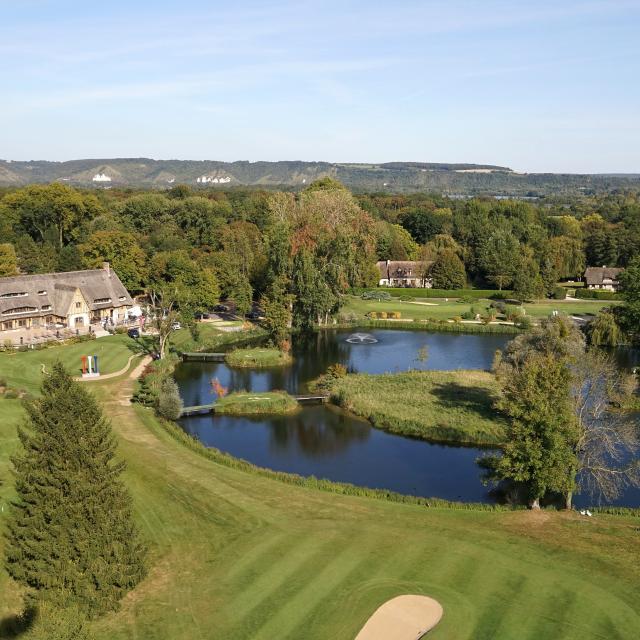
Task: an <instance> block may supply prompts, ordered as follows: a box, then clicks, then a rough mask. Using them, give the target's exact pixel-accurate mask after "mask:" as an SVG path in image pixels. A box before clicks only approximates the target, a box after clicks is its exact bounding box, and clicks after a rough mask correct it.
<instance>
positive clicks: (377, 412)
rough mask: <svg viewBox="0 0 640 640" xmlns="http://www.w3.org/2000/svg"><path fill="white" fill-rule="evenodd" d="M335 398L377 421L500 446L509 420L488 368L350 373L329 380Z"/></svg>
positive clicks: (427, 436)
mask: <svg viewBox="0 0 640 640" xmlns="http://www.w3.org/2000/svg"><path fill="white" fill-rule="evenodd" d="M328 388H329V392H330V394H331V398H332V400H333V401H334V402H335V403H336V404H338V405H340V406H341V407H343V408H345V409H347V410H349V411H351V412H353V413H355V414H356V415H359V416H361V417H363V418H366V419H368V420H369V421H370V422H371V424H372V425H373V426H374V427H378V428H380V429H385V430H387V431H391V432H393V433H399V434H402V435H406V436H411V437H414V438H421V439H424V440H429V441H432V442H453V443H457V444H466V445H480V446H497V445H500V444H501V443H503V442H504V440H505V437H506V423H505V421H504V419H503V418H502V417H501V416H500V414H499V413H498V412H497V411H496V410H495V409H494V408H493V404H494V402H495V400H496V398H497V394H498V385H497V383H496V381H495V378H494V376H493V375H492V374H491V373H488V372H486V371H473V370H472V371H409V372H406V373H385V374H381V375H369V374H351V375H347V376H345V377H342V378H337V379H335V380H332V381H331V382H330V383H329V387H328Z"/></svg>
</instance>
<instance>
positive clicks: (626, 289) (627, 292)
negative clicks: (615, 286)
mask: <svg viewBox="0 0 640 640" xmlns="http://www.w3.org/2000/svg"><path fill="white" fill-rule="evenodd" d="M620 286H621V292H622V297H623V299H624V304H622V305H621V306H620V307H618V308H617V309H616V317H617V319H618V321H619V323H620V325H621V326H622V328H623V329H624V331H625V332H626V333H627V335H629V336H630V337H631V339H632V340H633V342H634V343H636V344H638V343H640V256H636V257H635V258H633V259H632V260H631V261H630V262H629V264H628V266H627V268H626V269H625V270H624V271H623V272H622V273H621V274H620Z"/></svg>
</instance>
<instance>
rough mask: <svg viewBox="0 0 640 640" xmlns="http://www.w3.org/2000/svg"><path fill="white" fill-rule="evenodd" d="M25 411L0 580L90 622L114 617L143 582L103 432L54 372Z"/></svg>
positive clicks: (96, 415)
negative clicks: (126, 596)
mask: <svg viewBox="0 0 640 640" xmlns="http://www.w3.org/2000/svg"><path fill="white" fill-rule="evenodd" d="M26 411H27V419H26V421H25V424H24V426H23V427H22V428H21V429H20V431H19V436H20V440H21V442H22V445H23V450H22V451H21V452H20V453H19V454H18V455H17V456H15V457H14V458H13V464H14V466H15V477H16V490H17V494H18V499H17V500H16V502H15V504H14V506H13V510H12V513H11V515H10V518H9V523H8V531H7V546H6V560H5V565H6V568H7V571H8V572H9V574H10V575H11V576H12V577H13V578H14V579H15V580H16V581H17V582H19V583H20V584H22V585H24V586H26V587H29V588H30V594H31V595H30V598H31V599H32V600H45V601H48V602H50V603H51V604H53V605H54V606H59V607H68V606H71V605H73V606H77V607H78V608H79V609H80V610H81V611H82V612H84V613H85V614H86V615H88V616H91V617H94V616H97V615H100V614H102V613H104V612H106V611H109V610H112V609H115V608H116V607H117V605H118V601H119V600H120V598H122V596H123V595H124V594H125V593H126V592H127V591H129V590H130V589H132V588H133V587H134V586H135V585H136V584H138V583H139V582H140V580H141V579H142V578H143V577H144V575H145V548H144V546H143V545H142V543H141V541H140V537H139V534H138V531H137V529H136V526H135V524H134V522H133V518H132V505H131V498H130V496H129V494H128V492H127V490H126V488H125V486H124V485H123V483H122V480H121V478H120V476H121V474H122V471H123V468H124V464H123V463H122V462H119V461H117V460H116V458H115V449H116V443H115V439H114V437H113V435H112V433H111V427H110V424H109V422H108V421H107V419H106V418H105V417H104V416H103V414H102V411H101V409H100V407H99V405H98V403H97V402H96V400H95V398H94V397H93V396H92V395H91V394H90V393H89V392H88V391H87V390H85V389H84V388H83V387H82V386H81V385H80V384H78V383H76V382H74V381H73V380H72V378H71V376H70V375H69V374H68V373H67V372H66V371H65V369H64V367H63V366H62V365H61V364H60V363H57V364H56V365H55V366H54V367H53V371H52V373H51V375H49V376H47V377H46V378H45V380H44V382H43V384H42V397H40V398H38V399H36V400H33V401H31V402H28V403H27V404H26Z"/></svg>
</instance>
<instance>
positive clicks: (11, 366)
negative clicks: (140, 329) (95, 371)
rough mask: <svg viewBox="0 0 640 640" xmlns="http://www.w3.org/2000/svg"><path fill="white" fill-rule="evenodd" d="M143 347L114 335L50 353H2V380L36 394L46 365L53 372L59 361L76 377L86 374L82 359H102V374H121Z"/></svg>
mask: <svg viewBox="0 0 640 640" xmlns="http://www.w3.org/2000/svg"><path fill="white" fill-rule="evenodd" d="M140 351H141V347H140V346H139V345H138V344H137V343H136V341H135V340H132V339H131V338H129V337H128V336H126V335H113V336H106V337H104V338H98V339H96V340H87V341H86V342H79V343H77V344H71V345H58V346H54V347H49V348H47V349H39V350H29V351H24V352H20V351H13V352H3V353H0V378H4V379H5V380H6V381H7V383H8V384H9V386H11V387H13V388H18V389H24V390H25V391H29V392H34V391H35V390H36V389H37V388H38V387H39V386H40V374H41V372H42V365H44V366H45V368H46V370H47V371H49V370H50V369H51V367H52V366H53V363H54V362H56V360H60V361H61V362H62V363H63V364H64V366H65V367H66V368H67V369H68V370H69V371H70V372H71V373H72V374H73V375H74V376H78V375H81V374H82V362H81V360H80V358H81V357H82V356H86V355H97V356H98V367H99V369H100V373H113V372H114V371H119V370H120V369H122V368H123V367H124V366H125V365H126V364H127V361H128V360H129V358H130V357H131V356H132V355H134V354H136V353H139V352H140Z"/></svg>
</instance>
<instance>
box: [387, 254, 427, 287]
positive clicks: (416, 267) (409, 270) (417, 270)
mask: <svg viewBox="0 0 640 640" xmlns="http://www.w3.org/2000/svg"><path fill="white" fill-rule="evenodd" d="M376 267H377V268H378V271H379V273H380V278H379V280H378V286H380V287H413V288H422V289H430V288H431V286H432V284H431V278H429V277H428V276H427V275H426V272H427V268H428V267H429V263H427V262H423V261H420V260H379V261H378V262H377V263H376Z"/></svg>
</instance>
